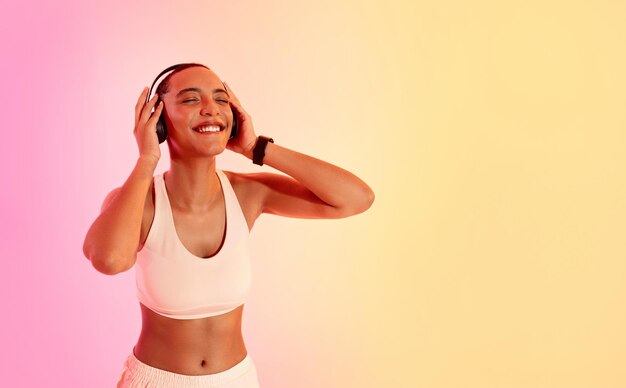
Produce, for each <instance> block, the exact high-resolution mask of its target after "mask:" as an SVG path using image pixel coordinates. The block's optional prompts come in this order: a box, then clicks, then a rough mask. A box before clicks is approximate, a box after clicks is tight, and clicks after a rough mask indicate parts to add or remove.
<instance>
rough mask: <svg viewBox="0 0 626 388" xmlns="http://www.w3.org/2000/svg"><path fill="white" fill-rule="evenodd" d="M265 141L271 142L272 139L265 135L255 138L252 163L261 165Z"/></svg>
mask: <svg viewBox="0 0 626 388" xmlns="http://www.w3.org/2000/svg"><path fill="white" fill-rule="evenodd" d="M267 142H270V143H273V142H274V139H272V138H271V137H267V136H259V137H258V138H257V140H256V144H255V145H254V149H253V150H252V163H254V164H258V165H259V166H262V165H263V157H264V156H265V148H266V147H267Z"/></svg>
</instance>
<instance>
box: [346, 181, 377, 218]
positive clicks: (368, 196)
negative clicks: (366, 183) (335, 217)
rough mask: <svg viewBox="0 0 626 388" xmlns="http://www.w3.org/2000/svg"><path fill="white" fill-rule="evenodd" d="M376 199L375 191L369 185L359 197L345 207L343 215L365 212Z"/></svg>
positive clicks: (348, 215)
mask: <svg viewBox="0 0 626 388" xmlns="http://www.w3.org/2000/svg"><path fill="white" fill-rule="evenodd" d="M374 199H375V195H374V191H372V189H370V188H369V187H366V188H365V189H364V190H363V193H361V194H360V195H359V196H358V198H357V199H355V200H354V201H352V204H351V206H348V207H346V208H344V211H343V217H350V216H354V215H357V214H361V213H363V212H365V211H366V210H367V209H369V208H370V207H372V204H373V203H374Z"/></svg>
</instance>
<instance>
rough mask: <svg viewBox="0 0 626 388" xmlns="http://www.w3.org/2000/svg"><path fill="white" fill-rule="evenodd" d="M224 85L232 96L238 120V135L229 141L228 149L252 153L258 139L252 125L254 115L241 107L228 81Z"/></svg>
mask: <svg viewBox="0 0 626 388" xmlns="http://www.w3.org/2000/svg"><path fill="white" fill-rule="evenodd" d="M224 86H226V90H227V91H228V94H229V96H230V98H229V100H230V106H231V108H232V111H233V119H234V117H235V116H236V117H237V121H238V124H237V125H238V129H237V135H236V136H235V137H234V138H232V139H230V140H229V141H228V143H227V144H226V149H229V150H231V151H234V152H237V153H240V154H243V155H246V156H248V155H252V148H253V147H254V145H255V143H256V139H257V135H256V134H255V133H254V127H253V125H252V117H250V115H249V114H248V112H246V111H245V110H244V109H243V108H242V107H241V103H240V102H239V99H238V98H237V96H236V95H235V93H234V92H233V90H232V89H231V88H230V86H229V85H228V84H227V83H226V82H224Z"/></svg>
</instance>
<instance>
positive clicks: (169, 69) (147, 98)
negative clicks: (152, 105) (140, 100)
mask: <svg viewBox="0 0 626 388" xmlns="http://www.w3.org/2000/svg"><path fill="white" fill-rule="evenodd" d="M182 65H186V63H178V64H176V65H172V66H170V67H168V68H167V69H165V70H163V71H162V72H160V73H159V75H157V76H156V78H155V79H154V82H153V83H152V86H150V91H148V96H146V102H148V101H150V96H151V95H152V89H153V88H154V85H155V84H156V83H157V81H158V80H159V78H161V76H162V75H163V74H165V73H167V72H169V71H172V70H176V69H177V68H178V67H179V66H182ZM159 98H160V97H159Z"/></svg>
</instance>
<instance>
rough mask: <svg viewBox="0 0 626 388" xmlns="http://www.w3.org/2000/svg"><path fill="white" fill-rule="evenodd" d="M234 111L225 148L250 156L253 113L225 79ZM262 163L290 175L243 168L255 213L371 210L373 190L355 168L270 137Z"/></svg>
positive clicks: (326, 214)
mask: <svg viewBox="0 0 626 388" xmlns="http://www.w3.org/2000/svg"><path fill="white" fill-rule="evenodd" d="M224 86H225V87H226V89H227V91H228V93H229V101H230V105H231V107H232V110H233V115H237V120H238V122H239V131H240V133H238V134H237V136H236V137H235V138H234V139H232V140H230V141H229V142H228V144H227V146H226V147H227V148H228V149H230V150H232V151H234V152H237V153H240V154H242V155H245V156H246V157H247V158H248V159H252V157H253V156H252V151H253V149H254V146H255V144H256V141H257V136H256V134H255V133H254V126H253V124H252V118H251V117H250V115H249V114H248V113H247V112H246V111H245V110H244V109H243V107H242V106H241V103H240V102H239V99H238V98H237V96H236V95H235V93H234V92H233V90H232V89H231V88H230V86H229V85H228V84H227V83H224ZM263 164H267V165H269V166H272V167H274V168H275V169H277V170H280V171H282V172H284V173H285V174H287V175H289V176H290V177H292V178H289V177H286V176H283V175H280V174H271V173H256V174H244V175H245V176H246V177H247V178H248V181H249V183H250V184H251V186H254V188H253V189H252V190H251V191H253V192H254V193H255V197H256V201H257V204H258V206H259V208H258V211H257V214H260V213H271V214H277V215H281V216H285V217H296V218H343V217H348V216H351V215H354V214H358V213H361V212H364V211H365V210H367V209H368V208H369V207H370V206H371V205H372V203H373V202H374V192H373V191H372V189H371V188H370V187H369V186H368V185H367V184H366V183H365V182H363V181H362V180H361V179H359V178H358V177H356V176H355V175H354V174H352V173H350V172H348V171H346V170H344V169H342V168H340V167H337V166H335V165H332V164H330V163H327V162H324V161H322V160H319V159H316V158H314V157H312V156H308V155H305V154H302V153H299V152H296V151H293V150H290V149H288V148H285V147H282V146H279V145H277V144H274V143H271V142H268V143H267V147H266V149H265V157H264V158H263Z"/></svg>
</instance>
